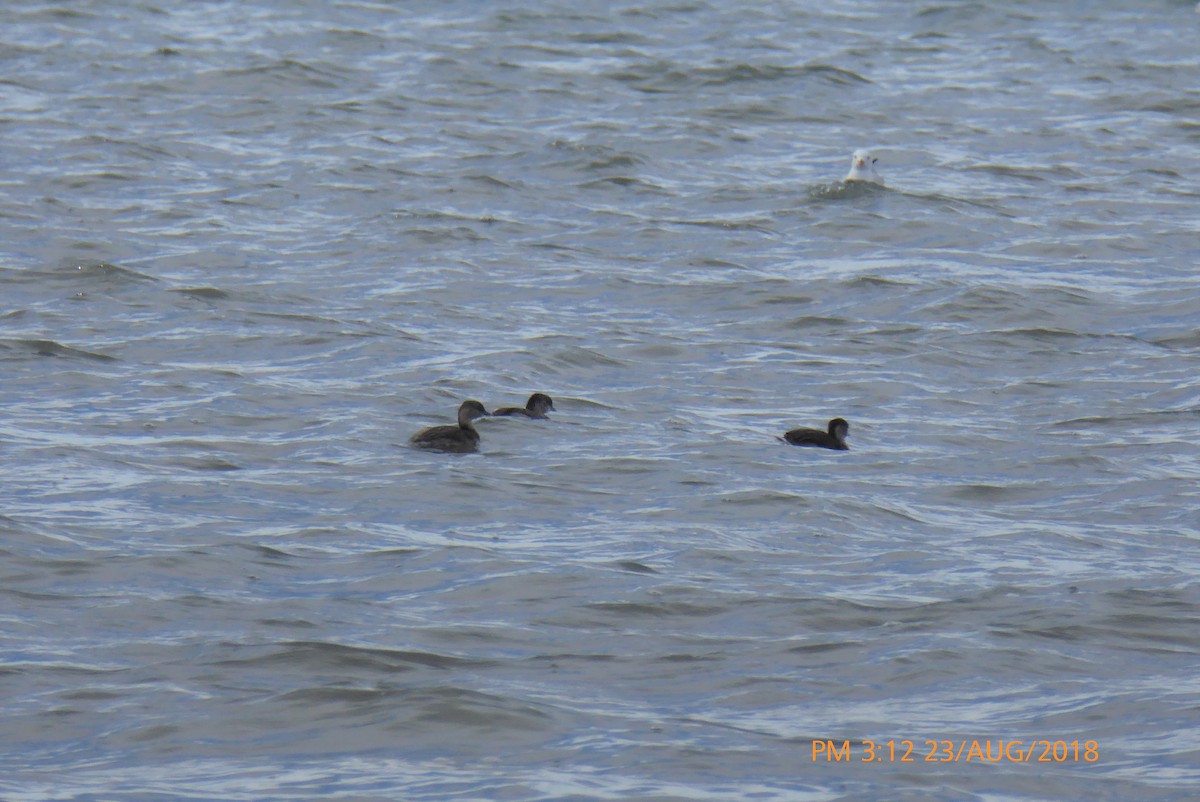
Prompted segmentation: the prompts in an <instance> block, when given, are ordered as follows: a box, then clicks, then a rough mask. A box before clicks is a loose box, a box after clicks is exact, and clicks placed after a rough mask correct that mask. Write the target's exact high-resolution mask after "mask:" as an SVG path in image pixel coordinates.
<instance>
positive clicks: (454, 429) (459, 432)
mask: <svg viewBox="0 0 1200 802" xmlns="http://www.w3.org/2000/svg"><path fill="white" fill-rule="evenodd" d="M487 414H488V411H487V410H486V409H484V408H483V404H481V403H479V402H478V401H463V402H462V406H460V407H459V408H458V425H457V426H431V427H429V428H428V429H422V430H421V431H419V432H417V433H416V434H414V435H413V436H412V439H410V440H409V441H408V442H409V443H411V444H412V445H414V446H416V447H417V448H428V449H430V450H433V451H449V452H452V453H456V454H466V453H468V452H470V451H475V450H476V449H477V448H478V446H479V432H477V431H475V427H474V426H472V425H471V421H473V420H475V419H476V418H482V417H483V416H485V415H487Z"/></svg>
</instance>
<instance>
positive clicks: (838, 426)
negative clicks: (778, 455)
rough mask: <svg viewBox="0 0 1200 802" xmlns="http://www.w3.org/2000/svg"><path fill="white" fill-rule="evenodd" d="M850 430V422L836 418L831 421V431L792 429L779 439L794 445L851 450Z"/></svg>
mask: <svg viewBox="0 0 1200 802" xmlns="http://www.w3.org/2000/svg"><path fill="white" fill-rule="evenodd" d="M849 431H850V424H848V423H846V420H845V419H844V418H834V419H833V420H831V421H830V422H829V431H827V432H823V431H821V430H820V429H792V430H791V431H790V432H788V433H787V434H785V435H784V436H783V437H781V438H779V439H780V440H782V441H783V442H785V443H791V444H792V445H794V446H816V447H817V448H832V449H834V450H835V451H849V450H850V446H848V445H846V434H847V433H849Z"/></svg>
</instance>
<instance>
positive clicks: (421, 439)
mask: <svg viewBox="0 0 1200 802" xmlns="http://www.w3.org/2000/svg"><path fill="white" fill-rule="evenodd" d="M554 411H556V410H555V409H554V401H553V399H551V398H550V396H548V395H546V394H545V393H534V394H533V395H531V396H529V400H528V401H527V402H526V403H525V406H524V408H522V407H504V408H503V409H497V410H496V411H495V412H488V411H487V409H485V408H484V406H483V404H481V403H479V402H478V401H463V402H462V406H460V407H459V408H458V425H457V426H431V427H430V428H428V429H422V430H421V431H419V432H417V433H416V434H414V435H413V436H412V439H411V440H409V443H411V444H412V445H414V446H416V447H417V448H425V449H429V450H431V451H448V452H451V453H456V454H465V453H468V452H471V451H475V450H476V449H477V448H478V447H479V432H477V431H475V427H474V426H472V425H471V424H472V423H473V422H474V421H475V419H476V418H483V417H487V416H489V415H490V416H492V417H498V416H499V417H525V418H533V419H545V417H546V413H547V412H554ZM849 431H850V424H848V423H846V421H845V419H844V418H834V419H833V420H831V421H830V422H829V426H828V428H827V429H826V430H825V431H821V430H820V429H792V430H791V431H790V432H787V433H785V434H784V435H783V437H780V438H779V439H780V440H782V441H783V442H785V443H791V444H792V445H794V446H814V447H816V448H831V449H833V450H835V451H849V450H850V447H849V446H848V445H846V434H847V433H849Z"/></svg>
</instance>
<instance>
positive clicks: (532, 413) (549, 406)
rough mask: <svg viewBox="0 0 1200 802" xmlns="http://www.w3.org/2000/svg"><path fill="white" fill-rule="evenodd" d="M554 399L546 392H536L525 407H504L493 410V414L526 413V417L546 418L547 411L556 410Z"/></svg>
mask: <svg viewBox="0 0 1200 802" xmlns="http://www.w3.org/2000/svg"><path fill="white" fill-rule="evenodd" d="M555 411H557V410H555V409H554V399H552V398H551V397H550V396H548V395H546V394H545V393H534V394H533V395H531V396H529V400H528V401H526V402H525V408H524V409H521V408H520V407H504V408H503V409H498V410H496V411H495V412H493V413H492V414H493V415H524V416H525V417H526V418H539V419H545V417H546V413H547V412H555Z"/></svg>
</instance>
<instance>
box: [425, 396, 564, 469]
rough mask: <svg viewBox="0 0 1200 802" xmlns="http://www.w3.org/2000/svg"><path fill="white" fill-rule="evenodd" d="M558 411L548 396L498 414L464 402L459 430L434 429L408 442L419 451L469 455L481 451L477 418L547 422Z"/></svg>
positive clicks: (500, 411)
mask: <svg viewBox="0 0 1200 802" xmlns="http://www.w3.org/2000/svg"><path fill="white" fill-rule="evenodd" d="M554 411H555V409H554V399H552V398H551V397H550V396H548V395H546V394H545V393H534V394H533V395H531V396H529V400H528V401H526V402H525V406H524V407H503V408H501V409H497V410H496V411H494V412H488V411H487V409H486V408H484V406H483V404H481V403H479V402H478V401H463V402H462V405H461V406H460V407H459V408H458V425H457V426H430V427H429V428H428V429H422V430H421V431H419V432H417V433H416V434H414V435H413V436H412V438H411V439H410V440H409V441H408V442H409V443H411V444H412V445H414V446H416V447H417V448H427V449H429V450H430V451H449V452H452V453H456V454H465V453H468V452H470V451H474V450H476V449H477V448H478V447H479V432H477V431H475V427H474V426H472V425H471V423H472V422H473V421H474V420H475V419H476V418H485V417H488V416H493V417H523V418H534V419H545V418H546V413H547V412H554Z"/></svg>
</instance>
